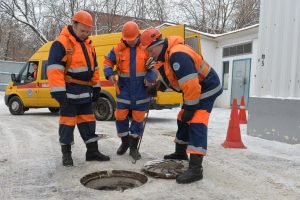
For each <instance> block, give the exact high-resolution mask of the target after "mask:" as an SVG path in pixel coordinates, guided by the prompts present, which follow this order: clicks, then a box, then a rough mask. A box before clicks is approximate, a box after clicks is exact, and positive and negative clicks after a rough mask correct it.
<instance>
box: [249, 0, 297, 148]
mask: <svg viewBox="0 0 300 200" xmlns="http://www.w3.org/2000/svg"><path fill="white" fill-rule="evenodd" d="M260 8H261V10H260V27H259V47H258V58H259V62H258V63H257V66H256V77H255V79H254V81H255V83H254V84H255V87H254V88H255V89H254V93H253V95H252V97H250V101H249V110H248V111H249V120H248V127H247V128H248V129H247V133H248V134H249V135H252V136H257V137H261V138H265V139H269V140H277V141H281V142H286V143H291V144H300V117H299V113H300V56H299V55H300V12H299V10H300V1H299V0H288V1H282V0H262V1H261V6H260Z"/></svg>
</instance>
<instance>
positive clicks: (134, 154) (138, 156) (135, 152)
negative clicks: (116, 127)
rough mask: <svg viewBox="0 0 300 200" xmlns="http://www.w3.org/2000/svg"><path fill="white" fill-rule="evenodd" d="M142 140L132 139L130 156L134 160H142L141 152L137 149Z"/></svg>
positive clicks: (130, 140)
mask: <svg viewBox="0 0 300 200" xmlns="http://www.w3.org/2000/svg"><path fill="white" fill-rule="evenodd" d="M139 141H140V138H138V137H137V138H134V137H130V138H129V142H130V151H129V155H130V156H131V157H132V158H133V159H134V160H140V159H141V158H142V156H141V154H140V152H139V150H138V149H137V146H138V144H139Z"/></svg>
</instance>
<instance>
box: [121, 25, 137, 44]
mask: <svg viewBox="0 0 300 200" xmlns="http://www.w3.org/2000/svg"><path fill="white" fill-rule="evenodd" d="M139 35H140V29H139V27H138V25H137V24H136V23H135V22H133V21H129V22H126V23H125V24H124V26H123V29H122V39H123V40H125V41H133V40H135V39H136V38H137V37H138V36H139Z"/></svg>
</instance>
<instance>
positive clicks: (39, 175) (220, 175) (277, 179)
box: [0, 92, 300, 200]
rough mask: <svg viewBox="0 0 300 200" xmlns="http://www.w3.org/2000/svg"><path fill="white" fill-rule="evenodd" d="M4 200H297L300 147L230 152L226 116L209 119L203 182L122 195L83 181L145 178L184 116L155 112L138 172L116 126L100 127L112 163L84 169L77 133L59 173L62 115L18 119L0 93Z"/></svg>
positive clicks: (162, 184) (270, 145) (252, 140)
mask: <svg viewBox="0 0 300 200" xmlns="http://www.w3.org/2000/svg"><path fill="white" fill-rule="evenodd" d="M0 111H1V112H0V150H1V151H0V152H1V153H0V199H3V200H8V199H30V200H31V199H36V200H40V199H53V200H54V199H55V200H57V199H80V200H82V199H102V200H104V199H110V200H112V199H132V200H134V199H136V200H138V199H139V200H142V199H149V200H150V199H151V200H156V199H172V200H175V199H178V200H182V199H208V200H216V199H220V200H221V199H222V200H223V199H230V200H234V199H249V200H253V199H272V200H274V199H280V200H282V199H293V200H298V199H300V145H290V144H284V143H279V142H275V141H268V140H264V139H260V138H256V137H251V136H248V135H246V128H247V127H246V125H242V126H241V133H242V140H243V143H244V144H245V145H246V146H247V149H225V148H223V147H222V146H221V143H223V142H224V140H225V138H226V132H227V127H228V120H229V115H230V110H229V109H222V108H215V109H214V110H213V112H212V114H211V118H210V123H209V136H208V155H207V157H205V159H204V163H203V165H204V179H203V180H201V181H198V182H195V183H192V184H188V185H179V184H177V183H176V182H175V180H163V179H156V178H151V177H149V180H148V182H147V183H146V184H144V185H143V186H141V187H138V188H134V189H129V190H125V191H124V192H119V191H100V190H93V189H88V188H85V187H84V186H82V185H81V183H80V179H81V178H82V177H83V176H85V175H86V174H89V173H92V172H96V171H102V170H112V169H114V170H130V171H135V172H140V170H141V168H142V166H143V164H144V163H146V162H148V161H150V160H154V159H159V158H162V157H163V155H164V154H167V153H172V152H173V151H174V143H173V139H174V135H175V132H176V117H177V112H178V111H179V109H172V110H160V111H150V114H149V120H148V122H147V125H146V129H145V134H144V137H143V141H142V144H141V149H140V151H141V154H142V159H141V160H139V161H137V163H136V164H135V165H134V164H132V162H131V161H132V160H131V158H130V157H129V155H128V153H127V154H125V155H123V156H118V155H116V149H117V148H118V146H119V144H120V139H119V138H118V137H117V135H116V129H115V125H114V122H113V121H106V122H100V121H98V122H97V134H104V135H105V136H106V137H103V139H101V140H100V141H99V148H100V150H101V152H103V153H105V154H108V155H110V156H111V161H109V162H85V145H84V143H83V142H82V140H81V138H80V136H79V132H78V130H77V129H75V145H73V147H72V148H73V149H72V150H73V159H74V164H75V166H74V167H69V168H66V167H63V166H61V152H60V146H59V143H58V133H57V131H58V115H53V114H50V112H49V111H48V109H30V110H29V111H27V112H25V114H24V115H22V116H13V115H11V114H10V113H9V110H8V108H7V107H6V105H5V103H4V93H3V92H1V93H0Z"/></svg>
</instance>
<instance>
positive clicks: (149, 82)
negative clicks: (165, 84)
mask: <svg viewBox="0 0 300 200" xmlns="http://www.w3.org/2000/svg"><path fill="white" fill-rule="evenodd" d="M156 80H157V74H156V73H155V71H153V70H149V71H147V73H146V76H145V80H144V83H145V86H146V87H148V86H153V85H156Z"/></svg>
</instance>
